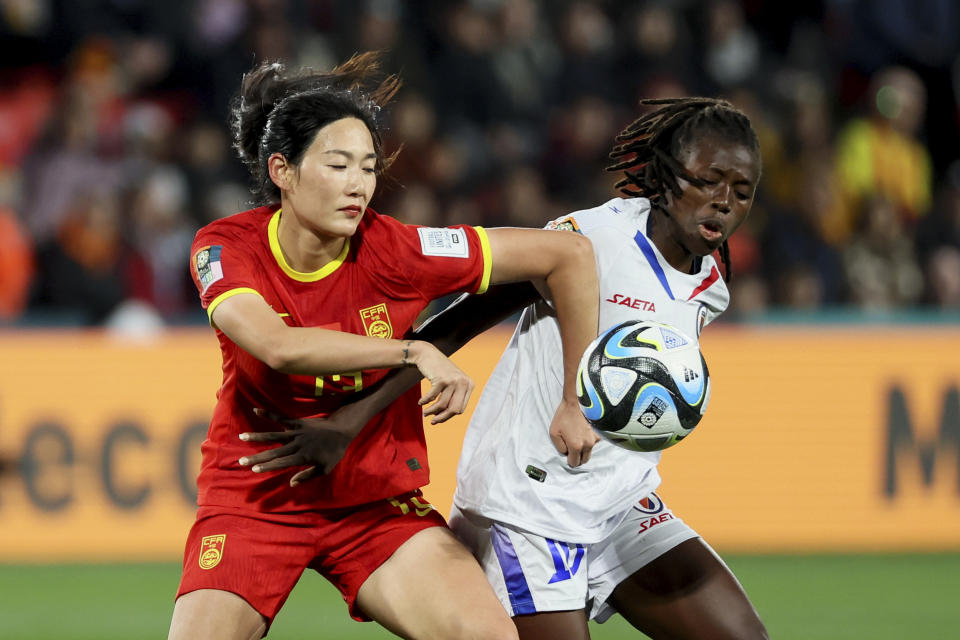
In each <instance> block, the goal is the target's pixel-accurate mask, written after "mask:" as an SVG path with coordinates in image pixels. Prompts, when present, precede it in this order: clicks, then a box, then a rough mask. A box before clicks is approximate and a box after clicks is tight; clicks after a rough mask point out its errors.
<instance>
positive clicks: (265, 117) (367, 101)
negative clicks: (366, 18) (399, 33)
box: [230, 52, 400, 204]
mask: <svg viewBox="0 0 960 640" xmlns="http://www.w3.org/2000/svg"><path fill="white" fill-rule="evenodd" d="M399 88H400V79H399V78H398V77H397V76H387V77H386V78H382V79H381V78H380V74H379V55H378V54H377V53H375V52H367V53H362V54H358V55H355V56H353V57H352V58H350V59H349V60H347V61H346V62H344V63H343V64H341V65H340V66H338V67H336V68H335V69H333V70H332V71H328V72H321V71H316V70H313V69H299V70H294V71H288V70H287V69H286V68H285V67H284V66H283V65H282V64H281V63H279V62H264V63H262V64H260V65H259V66H257V67H256V68H254V69H253V70H251V71H249V72H247V73H245V74H244V76H243V82H242V84H241V87H240V94H239V95H238V96H237V97H236V98H235V99H234V100H233V102H232V104H231V106H230V124H231V128H232V130H233V147H234V149H236V151H237V155H238V156H240V160H242V161H243V163H244V164H245V165H246V166H247V169H248V170H249V171H250V174H251V175H252V177H253V182H254V184H253V188H252V189H251V191H252V192H253V196H254V200H255V201H256V202H257V203H259V204H265V203H268V202H277V201H279V200H280V189H279V187H277V185H275V184H274V183H273V181H272V180H271V179H270V172H269V169H268V166H267V163H268V161H269V159H270V156H271V155H273V154H274V153H280V154H282V155H283V157H284V158H286V159H287V162H289V163H290V164H292V165H299V164H300V161H301V160H302V159H303V156H304V154H305V153H306V151H307V148H309V146H310V145H311V144H312V143H313V141H314V139H315V138H316V135H317V132H318V131H319V130H320V129H322V128H323V127H325V126H326V125H328V124H330V123H331V122H334V121H336V120H340V119H341V118H358V119H360V120H361V121H363V123H364V124H365V125H366V126H367V129H369V130H370V135H371V137H372V138H373V149H374V152H375V153H376V154H377V160H376V170H377V174H378V175H379V174H381V173H382V172H383V171H385V170H386V169H387V168H388V167H389V166H390V164H391V163H392V162H393V159H394V158H395V157H396V155H397V154H396V153H394V154H393V155H391V156H389V157H384V155H383V142H382V136H381V125H380V108H381V107H382V106H384V105H385V104H386V103H388V102H389V101H390V99H391V98H392V97H393V95H394V94H395V93H396V92H397V90H398V89H399Z"/></svg>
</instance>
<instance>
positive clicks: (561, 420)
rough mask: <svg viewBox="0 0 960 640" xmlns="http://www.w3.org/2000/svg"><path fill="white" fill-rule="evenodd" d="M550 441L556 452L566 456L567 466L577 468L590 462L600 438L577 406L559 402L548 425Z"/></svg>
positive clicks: (574, 403)
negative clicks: (594, 447)
mask: <svg viewBox="0 0 960 640" xmlns="http://www.w3.org/2000/svg"><path fill="white" fill-rule="evenodd" d="M550 439H551V440H552V441H553V446H555V447H556V448H557V451H559V452H560V453H561V454H564V455H566V457H567V464H569V465H570V466H571V467H579V466H580V465H582V464H586V462H587V461H588V460H590V454H591V452H592V451H593V445H595V444H597V442H599V441H600V436H598V435H597V433H596V432H595V431H594V430H593V428H592V427H591V426H590V424H589V423H588V422H587V420H586V419H585V418H584V417H583V412H581V411H580V405H579V404H577V403H576V402H573V403H571V402H567V401H561V402H560V406H559V407H557V412H556V413H555V414H554V415H553V421H552V422H551V423H550Z"/></svg>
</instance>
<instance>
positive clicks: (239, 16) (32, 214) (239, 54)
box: [0, 0, 960, 327]
mask: <svg viewBox="0 0 960 640" xmlns="http://www.w3.org/2000/svg"><path fill="white" fill-rule="evenodd" d="M0 41H2V46H3V52H4V54H3V57H2V59H0V86H2V90H0V319H2V321H3V322H6V323H13V324H37V323H60V324H62V323H66V324H80V325H100V324H106V325H114V326H117V325H119V326H123V325H124V323H132V325H131V326H137V327H144V326H148V327H153V326H162V325H164V324H170V323H174V324H176V323H183V322H194V321H201V322H202V321H203V315H202V312H201V311H200V309H199V304H198V303H197V296H196V292H195V290H194V288H193V286H192V284H191V283H190V280H189V276H188V273H187V261H188V258H187V254H188V251H189V246H190V242H191V240H192V238H193V234H194V232H195V231H196V230H197V228H198V227H200V226H201V225H203V224H205V223H207V222H209V221H211V220H213V219H216V218H218V217H221V216H224V215H228V214H231V213H233V212H236V211H240V210H243V209H245V208H248V195H247V189H246V185H247V180H246V174H245V173H244V171H243V169H242V167H241V165H240V163H239V161H237V160H236V159H235V157H234V155H233V153H232V150H231V148H230V138H229V132H228V129H227V109H228V104H229V101H230V99H231V97H232V95H233V92H234V91H235V90H236V88H237V87H238V86H239V81H240V77H241V74H242V73H243V72H244V71H246V70H248V69H249V68H251V67H252V66H253V65H254V63H255V62H259V61H262V60H276V59H279V60H284V61H286V62H288V63H289V64H291V65H308V66H313V67H330V66H332V65H334V64H336V63H337V62H339V61H342V60H345V59H346V58H347V57H349V55H351V54H352V53H354V52H357V51H363V50H382V51H384V52H385V57H384V67H385V69H386V70H387V71H389V72H398V73H401V74H402V76H403V79H404V83H405V84H404V88H403V89H402V90H401V93H400V95H399V97H398V98H397V100H396V101H395V103H394V104H393V106H392V107H391V108H390V110H389V113H388V122H389V125H388V126H389V134H390V136H391V140H389V141H388V145H387V148H388V149H396V148H397V147H398V146H399V145H400V144H401V143H402V144H403V150H402V152H401V153H400V155H399V157H398V159H397V161H396V163H395V164H394V166H393V168H392V169H391V172H390V173H391V175H392V179H384V180H382V181H381V183H380V186H379V187H378V194H377V196H376V197H375V199H374V202H373V206H374V207H375V208H377V209H378V210H380V211H383V212H385V213H389V214H391V215H394V216H395V217H398V218H400V219H402V220H404V221H407V222H411V223H419V224H428V225H444V224H453V223H472V224H482V225H487V226H495V225H519V226H541V225H543V224H544V223H545V222H546V221H547V220H549V219H551V218H553V217H556V216H558V215H561V214H562V213H564V212H566V211H569V210H575V209H579V208H584V207H589V206H594V205H595V204H597V203H599V202H602V201H604V200H606V199H608V198H609V197H611V196H612V195H613V191H612V185H613V183H614V182H615V181H616V176H614V175H611V174H609V173H605V172H604V171H603V167H604V166H605V165H606V164H607V159H606V154H607V152H608V150H609V148H610V147H611V145H612V141H613V137H614V136H615V135H616V133H617V132H618V131H619V130H620V129H622V128H623V126H625V125H626V124H628V123H629V122H630V121H632V120H633V119H634V118H635V117H636V115H637V114H638V113H639V111H638V106H637V101H638V100H639V99H641V98H645V97H666V96H676V95H689V94H708V95H722V96H724V97H726V98H728V99H729V100H731V101H732V102H733V103H734V104H736V105H737V106H738V107H740V108H741V109H743V110H744V111H746V112H747V113H748V114H749V115H750V117H751V119H752V120H753V123H754V126H755V128H756V129H757V130H758V133H759V134H760V138H761V144H762V149H763V155H764V177H763V180H762V182H761V187H760V191H759V194H758V201H757V204H756V205H755V207H754V210H753V213H752V215H751V218H750V219H749V220H748V221H747V225H746V226H747V228H746V229H745V230H743V231H741V232H739V233H738V234H736V235H735V236H734V237H733V238H732V240H731V254H732V259H733V266H734V270H735V278H734V281H733V283H732V289H733V307H732V308H733V310H734V311H735V313H734V314H731V315H734V316H735V317H737V316H739V317H750V316H751V314H762V313H763V312H764V311H765V310H769V309H790V310H817V309H825V308H838V307H839V308H852V309H864V310H881V311H882V310H902V309H916V308H927V309H951V310H958V309H960V161H958V160H960V125H958V121H960V115H958V96H960V4H958V3H957V2H956V1H955V0H820V1H816V2H796V3H782V2H779V1H774V0H770V1H764V0H743V1H733V0H649V1H643V2H641V1H636V0H634V1H627V0H592V1H590V0H471V1H463V0H450V1H440V0H411V1H406V2H403V1H400V0H0Z"/></svg>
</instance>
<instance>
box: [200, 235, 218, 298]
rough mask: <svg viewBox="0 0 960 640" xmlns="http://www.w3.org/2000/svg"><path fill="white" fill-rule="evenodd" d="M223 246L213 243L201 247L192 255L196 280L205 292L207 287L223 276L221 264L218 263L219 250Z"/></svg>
mask: <svg viewBox="0 0 960 640" xmlns="http://www.w3.org/2000/svg"><path fill="white" fill-rule="evenodd" d="M222 250H223V247H222V246H220V245H213V246H209V247H203V248H202V249H200V250H199V251H197V253H196V255H195V256H194V257H193V265H194V267H195V268H196V270H197V281H198V282H199V283H200V287H201V289H202V290H203V292H204V293H205V292H206V291H207V288H208V287H209V286H210V285H212V284H213V283H214V282H216V281H217V280H219V279H220V278H222V277H223V266H222V265H221V264H220V252H221V251H222Z"/></svg>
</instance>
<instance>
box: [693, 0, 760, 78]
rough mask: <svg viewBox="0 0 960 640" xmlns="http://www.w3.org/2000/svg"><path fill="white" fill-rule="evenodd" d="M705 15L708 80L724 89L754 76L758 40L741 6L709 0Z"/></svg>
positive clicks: (705, 61)
mask: <svg viewBox="0 0 960 640" xmlns="http://www.w3.org/2000/svg"><path fill="white" fill-rule="evenodd" d="M706 19H707V28H706V50H705V51H704V54H703V63H704V68H705V69H706V72H707V76H708V77H709V79H710V81H711V82H713V83H714V84H715V85H716V87H717V88H719V89H720V90H724V89H730V88H732V87H736V86H739V85H741V84H745V83H748V82H750V81H751V80H754V79H755V78H756V74H757V71H759V70H760V63H761V55H762V54H761V50H760V40H759V39H758V38H757V34H756V33H755V32H754V31H753V29H752V28H751V27H750V25H749V24H747V22H746V20H745V19H744V15H743V7H742V6H741V5H740V4H739V3H737V2H733V0H711V1H710V2H709V3H708V6H707V10H706Z"/></svg>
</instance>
